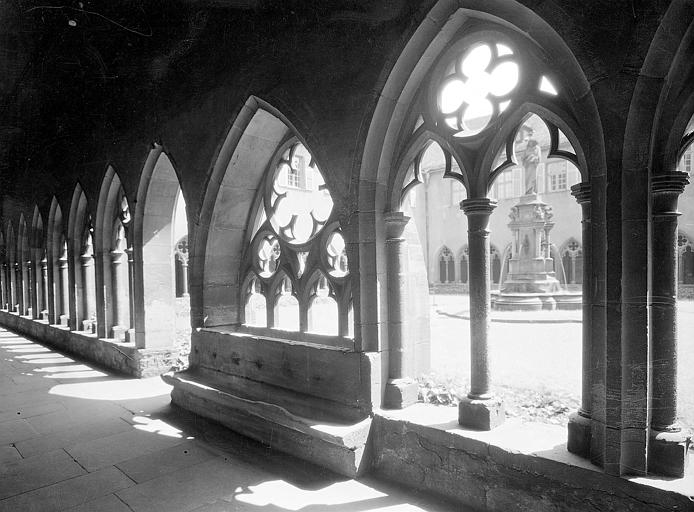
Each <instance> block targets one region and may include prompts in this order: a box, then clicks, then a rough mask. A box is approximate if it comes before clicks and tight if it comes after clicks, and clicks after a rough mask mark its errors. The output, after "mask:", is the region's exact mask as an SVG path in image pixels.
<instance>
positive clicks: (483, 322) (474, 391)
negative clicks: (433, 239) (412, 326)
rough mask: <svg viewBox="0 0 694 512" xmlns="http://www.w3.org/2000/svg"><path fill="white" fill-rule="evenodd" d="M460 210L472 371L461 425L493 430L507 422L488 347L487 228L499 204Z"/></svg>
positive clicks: (467, 204)
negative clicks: (464, 221) (493, 388)
mask: <svg viewBox="0 0 694 512" xmlns="http://www.w3.org/2000/svg"><path fill="white" fill-rule="evenodd" d="M460 206H461V208H462V210H463V212H464V213H465V215H466V216H467V221H468V264H469V275H468V279H469V285H470V352H471V353H470V361H471V368H470V392H469V393H468V396H467V399H465V400H461V402H460V404H459V408H458V422H459V423H460V424H461V425H463V426H468V427H472V428H477V429H481V430H491V429H492V428H494V427H496V426H498V425H500V424H501V423H503V421H504V407H503V404H502V403H501V400H499V399H498V398H496V397H494V396H493V395H492V392H491V373H490V365H489V345H488V336H489V322H490V320H489V314H490V309H491V286H490V282H489V281H490V268H489V253H490V250H489V229H488V227H489V216H490V215H491V213H492V211H494V208H496V201H494V200H492V199H489V198H486V197H485V198H475V199H466V200H464V201H462V202H461V203H460Z"/></svg>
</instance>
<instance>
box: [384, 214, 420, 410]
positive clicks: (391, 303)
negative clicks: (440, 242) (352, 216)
mask: <svg viewBox="0 0 694 512" xmlns="http://www.w3.org/2000/svg"><path fill="white" fill-rule="evenodd" d="M409 220H410V218H409V217H407V216H406V215H405V214H403V213H402V212H393V213H389V214H386V215H385V216H384V221H385V225H386V264H387V269H386V272H387V283H388V383H387V384H386V389H385V395H384V397H383V406H384V407H385V408H388V409H402V408H404V407H407V406H409V405H412V404H413V403H415V402H416V401H417V394H418V386H417V382H416V381H415V380H414V379H412V375H410V373H411V369H410V368H407V360H408V358H409V357H411V350H412V347H410V346H409V343H408V339H407V335H408V331H409V330H408V329H407V326H406V320H407V318H406V316H407V315H406V307H407V241H406V239H405V238H404V237H403V236H402V235H403V232H404V230H405V226H407V223H408V222H409ZM408 370H409V371H408Z"/></svg>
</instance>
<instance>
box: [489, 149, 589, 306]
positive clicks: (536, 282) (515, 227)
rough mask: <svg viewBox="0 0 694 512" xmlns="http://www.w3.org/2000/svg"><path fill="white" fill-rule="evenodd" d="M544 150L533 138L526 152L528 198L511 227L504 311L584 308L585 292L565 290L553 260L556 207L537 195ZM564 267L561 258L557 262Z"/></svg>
mask: <svg viewBox="0 0 694 512" xmlns="http://www.w3.org/2000/svg"><path fill="white" fill-rule="evenodd" d="M540 158H541V153H540V147H539V145H538V144H537V142H536V141H535V140H534V139H532V138H530V139H529V140H528V143H527V146H526V149H525V151H524V153H523V159H522V163H523V170H524V176H525V195H523V196H522V197H521V198H520V201H519V202H518V204H516V205H515V206H514V207H512V208H511V213H510V214H509V217H510V218H511V222H509V224H508V227H509V228H510V229H511V232H512V233H513V236H512V248H511V257H510V259H509V262H508V273H507V274H506V279H505V280H504V282H503V283H502V284H501V285H500V289H499V293H498V295H496V300H495V301H494V303H493V305H494V308H495V309H497V310H500V311H514V310H524V311H537V310H542V309H545V310H554V309H580V308H581V292H571V291H568V290H566V289H565V287H564V286H563V285H562V283H561V282H560V281H559V280H558V279H557V277H556V272H555V261H554V259H552V257H551V247H552V245H551V239H550V231H551V230H552V228H553V227H554V222H552V217H553V214H552V207H551V206H550V205H548V204H547V203H545V202H543V201H542V200H541V199H540V197H539V195H538V194H537V187H536V182H537V174H536V173H537V164H538V163H539V161H540ZM557 265H559V266H561V259H560V258H559V259H558V260H557Z"/></svg>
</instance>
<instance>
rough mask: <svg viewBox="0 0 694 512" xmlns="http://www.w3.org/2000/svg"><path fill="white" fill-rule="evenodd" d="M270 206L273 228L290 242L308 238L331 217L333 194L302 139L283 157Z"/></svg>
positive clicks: (274, 183)
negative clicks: (331, 194)
mask: <svg viewBox="0 0 694 512" xmlns="http://www.w3.org/2000/svg"><path fill="white" fill-rule="evenodd" d="M268 203H269V204H268ZM266 208H267V210H268V212H267V213H268V218H269V219H270V224H271V225H272V228H273V229H274V230H275V232H276V233H277V234H278V235H279V236H280V237H281V238H282V239H284V240H285V241H287V242H289V243H290V244H303V243H306V242H308V241H309V240H310V239H312V238H313V237H314V236H316V235H317V234H318V233H319V232H320V230H321V229H322V228H323V226H324V225H325V222H326V221H327V220H328V217H329V216H330V213H331V212H332V210H333V200H332V197H331V196H330V192H329V191H328V188H327V187H326V185H325V180H324V179H323V175H322V174H321V172H320V170H319V169H318V166H317V165H316V163H315V162H314V161H313V157H312V156H311V153H309V152H308V150H307V149H306V147H304V145H303V144H301V143H300V142H297V143H295V144H293V145H292V146H290V147H289V148H287V150H286V151H285V152H284V153H283V154H282V157H281V158H280V159H279V162H278V163H277V170H276V173H275V178H274V181H273V184H272V194H271V197H270V200H269V201H266Z"/></svg>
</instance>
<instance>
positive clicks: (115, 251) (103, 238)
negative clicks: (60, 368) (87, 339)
mask: <svg viewBox="0 0 694 512" xmlns="http://www.w3.org/2000/svg"><path fill="white" fill-rule="evenodd" d="M124 224H125V225H124ZM129 224H130V206H129V201H128V198H127V195H126V192H125V190H124V189H123V186H122V184H121V180H120V177H119V176H118V174H117V173H116V171H115V169H114V168H113V166H111V165H109V166H108V167H107V169H106V173H105V175H104V179H103V181H102V183H101V190H100V192H99V202H98V204H97V212H96V223H95V225H94V233H95V237H94V250H95V254H96V257H95V259H96V288H97V290H99V293H98V294H97V305H96V309H97V312H96V322H97V335H98V336H99V337H100V338H107V337H108V338H110V337H115V338H117V339H118V340H120V341H122V340H124V339H125V340H130V341H132V339H131V338H132V337H134V336H132V333H129V332H128V331H129V330H130V325H118V323H126V322H127V323H128V324H130V322H131V321H132V316H131V315H130V310H131V304H132V293H130V283H129V282H124V281H130V273H129V272H127V268H128V265H129V263H128V262H127V259H128V258H127V256H125V253H126V252H127V251H128V250H129V249H130V248H131V245H130V244H131V243H132V240H131V238H132V235H131V234H130V233H129V232H127V231H126V230H125V227H126V225H127V227H130V226H129ZM119 225H120V226H122V227H123V228H124V237H125V238H124V239H123V240H121V245H122V247H117V244H116V242H117V241H118V235H119V234H118V232H117V231H118V227H119ZM114 269H118V270H116V271H114ZM126 272H127V273H126ZM114 282H117V283H118V287H116V286H114ZM101 290H103V294H102V292H101ZM119 305H120V306H121V307H120V310H119V309H118V306H119ZM118 311H120V313H121V315H120V319H119V318H117V315H116V313H117V312H118ZM126 311H127V313H128V314H127V315H126V314H125V313H126ZM118 320H120V322H118ZM114 327H115V328H116V329H114ZM126 335H128V337H127V338H126ZM138 348H139V347H138Z"/></svg>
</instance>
